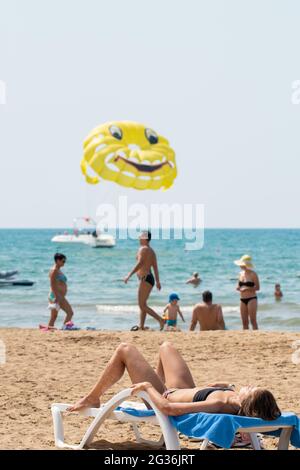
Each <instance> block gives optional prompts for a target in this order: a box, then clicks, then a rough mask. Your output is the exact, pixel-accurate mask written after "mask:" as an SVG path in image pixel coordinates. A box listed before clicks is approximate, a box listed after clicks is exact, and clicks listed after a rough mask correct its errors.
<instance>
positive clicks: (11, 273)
mask: <svg viewBox="0 0 300 470" xmlns="http://www.w3.org/2000/svg"><path fill="white" fill-rule="evenodd" d="M16 274H19V271H0V279H9V278H10V277H13V276H15V275H16Z"/></svg>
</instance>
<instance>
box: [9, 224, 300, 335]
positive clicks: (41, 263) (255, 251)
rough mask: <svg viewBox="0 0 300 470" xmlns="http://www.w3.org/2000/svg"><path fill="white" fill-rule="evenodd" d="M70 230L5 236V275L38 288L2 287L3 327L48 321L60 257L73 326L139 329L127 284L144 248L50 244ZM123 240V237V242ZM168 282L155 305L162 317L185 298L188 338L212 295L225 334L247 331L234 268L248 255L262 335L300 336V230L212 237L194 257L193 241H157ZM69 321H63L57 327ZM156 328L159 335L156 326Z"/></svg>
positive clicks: (133, 289)
mask: <svg viewBox="0 0 300 470" xmlns="http://www.w3.org/2000/svg"><path fill="white" fill-rule="evenodd" d="M64 231H65V229H60V230H59V229H56V230H54V229H1V230H0V271H9V270H14V269H17V270H18V271H19V274H18V276H17V278H18V279H27V280H31V281H34V285H33V286H32V287H25V286H9V287H7V286H1V285H0V327H19V328H37V327H38V325H39V324H45V323H47V321H48V317H49V310H48V308H47V306H48V300H47V297H48V292H49V277H48V273H49V269H50V268H51V266H52V265H53V255H54V253H55V252H57V251H58V252H63V253H64V254H65V255H66V256H67V263H66V265H65V268H64V273H65V274H66V276H67V278H68V295H67V298H68V300H69V302H70V303H71V305H72V306H73V309H74V323H75V324H76V325H77V326H78V327H80V328H81V329H86V328H95V329H101V330H102V329H103V330H129V329H130V328H131V327H132V326H133V325H135V324H137V323H138V316H139V309H138V306H137V287H138V282H137V279H136V278H135V277H133V278H131V280H130V281H129V283H128V284H127V285H125V284H124V283H123V282H122V279H123V278H124V276H126V274H127V273H128V272H129V271H130V270H131V269H132V267H133V266H134V264H135V262H136V260H135V255H136V251H137V248H138V241H137V240H132V239H125V240H124V239H117V241H116V246H115V247H114V248H98V249H96V248H92V247H90V246H87V245H81V244H58V243H53V242H51V238H52V237H53V236H54V235H56V234H58V233H60V232H64ZM123 237H124V234H123V235H122V238H123ZM152 246H153V248H154V249H155V251H156V253H157V258H158V265H159V272H160V278H161V284H162V289H161V291H158V290H156V288H154V289H153V291H152V294H151V297H150V300H149V305H150V306H151V307H152V308H153V309H154V310H156V311H157V312H158V313H159V314H162V311H163V308H164V306H165V305H166V304H167V302H168V296H169V294H170V293H171V292H176V293H177V294H178V295H179V297H180V306H181V309H182V312H183V315H184V317H185V319H186V322H185V323H183V322H182V321H181V319H180V318H179V327H180V328H181V329H182V330H187V329H188V327H189V322H190V319H191V314H192V309H193V306H194V305H195V304H196V303H198V302H200V301H201V293H202V292H203V291H204V290H210V291H211V292H212V293H213V300H214V302H215V303H219V304H221V305H222V308H223V313H224V317H225V323H226V327H227V328H228V329H232V330H239V329H241V319H240V313H239V294H238V292H237V291H236V283H237V277H238V274H239V268H238V267H237V266H235V265H234V263H233V261H234V260H235V259H237V258H240V257H241V256H242V255H244V254H250V255H251V256H252V257H253V262H254V264H255V270H256V272H257V274H258V275H259V278H260V283H261V290H260V292H259V293H258V325H259V328H260V329H263V330H273V331H275V330H276V331H294V332H299V331H300V230H298V229H206V230H205V232H204V244H203V248H202V249H201V250H194V251H187V250H186V241H185V240H177V239H174V238H173V237H172V236H171V239H169V240H166V239H159V240H153V242H152ZM194 271H198V272H199V274H200V277H201V279H202V282H201V284H200V285H199V286H198V287H196V288H195V287H193V286H191V285H187V284H186V283H185V282H186V280H187V279H188V278H189V277H190V276H191V274H192V273H193V272H194ZM275 283H280V284H281V289H282V291H283V298H282V299H281V300H280V301H276V300H275V298H274V285H275ZM63 318H64V314H63V312H60V313H59V317H58V320H57V327H61V326H62V323H63ZM146 324H147V325H148V326H149V327H150V328H154V329H158V325H157V323H156V322H155V320H153V319H152V318H147V322H146Z"/></svg>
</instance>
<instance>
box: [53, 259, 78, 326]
mask: <svg viewBox="0 0 300 470" xmlns="http://www.w3.org/2000/svg"><path fill="white" fill-rule="evenodd" d="M66 260H67V257H66V256H65V255H63V254H62V253H56V254H55V255H54V263H55V264H54V266H53V267H52V268H51V270H50V272H49V278H50V292H49V297H48V300H49V307H48V308H49V310H50V319H49V323H48V328H53V327H54V323H55V321H56V319H57V315H58V312H59V310H60V309H62V310H63V311H64V312H66V317H65V320H64V324H65V325H66V324H67V323H69V322H70V321H71V318H72V317H73V310H72V307H71V305H70V304H69V302H68V301H67V299H66V295H67V277H66V276H65V275H64V273H63V272H62V271H61V268H62V267H63V266H64V265H65V262H66Z"/></svg>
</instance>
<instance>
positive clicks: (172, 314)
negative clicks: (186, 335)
mask: <svg viewBox="0 0 300 470" xmlns="http://www.w3.org/2000/svg"><path fill="white" fill-rule="evenodd" d="M179 300H180V298H179V297H178V295H177V294H175V293H173V294H170V296H169V303H168V304H167V305H166V306H165V308H164V315H163V319H164V320H165V323H166V325H167V328H166V330H167V331H178V330H177V315H178V313H179V315H180V316H181V318H182V321H185V319H184V318H183V315H182V312H181V310H180V308H179V305H178V301H179Z"/></svg>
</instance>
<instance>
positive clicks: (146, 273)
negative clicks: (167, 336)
mask: <svg viewBox="0 0 300 470" xmlns="http://www.w3.org/2000/svg"><path fill="white" fill-rule="evenodd" d="M139 240H140V245H141V246H140V248H139V250H138V252H137V256H136V258H137V264H136V265H135V267H134V268H133V269H132V270H131V271H130V273H129V274H128V275H127V276H126V277H125V278H124V282H125V284H127V282H128V281H129V279H130V278H131V276H132V275H133V274H135V273H136V274H137V277H138V279H139V281H140V284H139V289H138V302H139V307H140V325H139V327H137V328H136V329H140V330H145V320H146V315H147V313H148V314H149V315H151V317H153V318H155V320H157V321H158V322H159V325H160V329H161V330H162V329H163V327H164V320H163V319H162V317H160V316H159V315H158V314H157V313H156V312H154V310H152V308H150V307H149V306H148V304H147V300H148V297H149V295H150V293H151V291H152V288H153V286H154V284H155V283H156V287H157V289H158V290H160V289H161V285H160V282H159V274H158V267H157V260H156V254H155V252H154V250H153V249H152V248H151V247H150V241H151V232H149V231H147V232H142V233H141V235H140V237H139ZM151 268H153V271H154V276H153V274H152V270H151ZM154 277H155V281H154Z"/></svg>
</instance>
